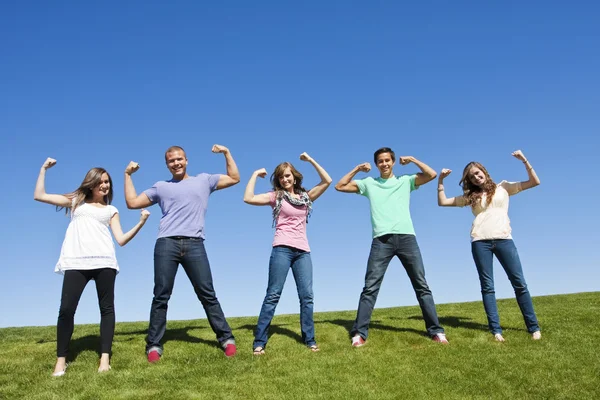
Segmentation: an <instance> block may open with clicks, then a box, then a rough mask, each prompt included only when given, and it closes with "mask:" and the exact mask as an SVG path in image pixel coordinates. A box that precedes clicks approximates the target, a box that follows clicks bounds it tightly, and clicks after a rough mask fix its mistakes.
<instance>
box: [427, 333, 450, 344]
mask: <svg viewBox="0 0 600 400" xmlns="http://www.w3.org/2000/svg"><path fill="white" fill-rule="evenodd" d="M431 340H433V341H434V342H438V343H441V344H450V342H449V341H448V339H446V335H445V334H444V333H436V334H435V335H433V337H432V338H431Z"/></svg>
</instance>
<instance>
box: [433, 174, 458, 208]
mask: <svg viewBox="0 0 600 400" xmlns="http://www.w3.org/2000/svg"><path fill="white" fill-rule="evenodd" d="M451 173H452V170H451V169H446V168H444V169H442V172H441V173H440V177H439V178H438V189H437V192H438V193H437V198H438V206H440V207H459V206H460V205H459V204H458V201H457V198H456V197H451V198H447V197H446V193H445V192H444V178H446V177H447V176H448V175H450V174H451Z"/></svg>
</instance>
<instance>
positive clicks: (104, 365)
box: [98, 353, 110, 372]
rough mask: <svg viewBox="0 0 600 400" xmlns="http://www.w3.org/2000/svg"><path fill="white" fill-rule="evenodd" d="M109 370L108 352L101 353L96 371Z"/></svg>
mask: <svg viewBox="0 0 600 400" xmlns="http://www.w3.org/2000/svg"><path fill="white" fill-rule="evenodd" d="M106 371H110V355H109V354H108V353H102V356H101V357H100V366H99V367H98V372H106Z"/></svg>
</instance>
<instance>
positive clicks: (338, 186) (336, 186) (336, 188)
mask: <svg viewBox="0 0 600 400" xmlns="http://www.w3.org/2000/svg"><path fill="white" fill-rule="evenodd" d="M334 187H335V190H337V191H338V192H341V191H342V189H343V188H344V185H342V184H340V183H337V184H336V185H335V186H334Z"/></svg>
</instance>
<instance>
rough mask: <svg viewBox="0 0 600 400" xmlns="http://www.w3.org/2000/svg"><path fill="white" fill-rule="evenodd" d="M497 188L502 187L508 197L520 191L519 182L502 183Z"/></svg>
mask: <svg viewBox="0 0 600 400" xmlns="http://www.w3.org/2000/svg"><path fill="white" fill-rule="evenodd" d="M498 186H502V187H503V188H504V190H506V192H507V193H508V195H509V196H512V195H515V194H517V193H519V192H520V191H521V182H508V181H502V182H500V183H499V184H498Z"/></svg>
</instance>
